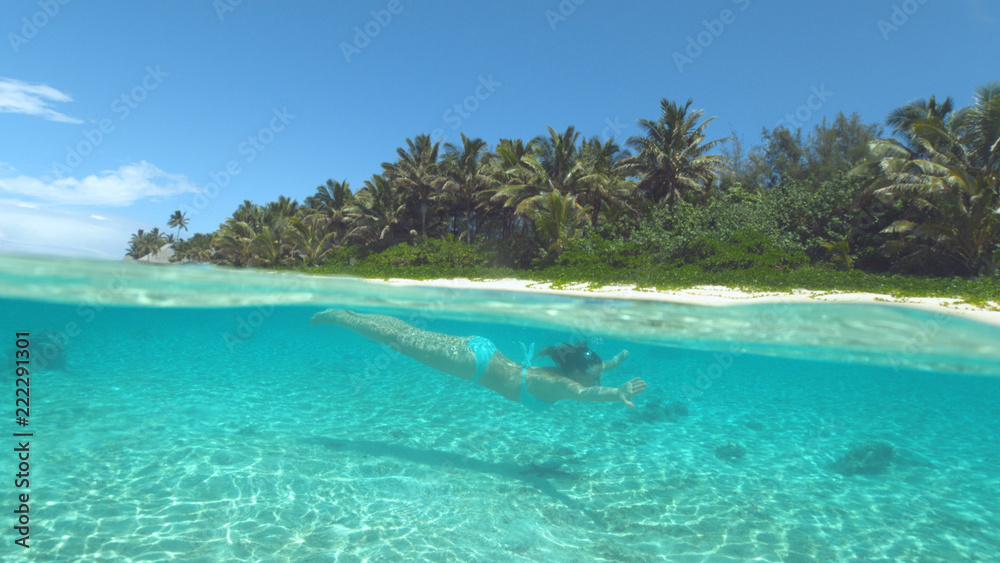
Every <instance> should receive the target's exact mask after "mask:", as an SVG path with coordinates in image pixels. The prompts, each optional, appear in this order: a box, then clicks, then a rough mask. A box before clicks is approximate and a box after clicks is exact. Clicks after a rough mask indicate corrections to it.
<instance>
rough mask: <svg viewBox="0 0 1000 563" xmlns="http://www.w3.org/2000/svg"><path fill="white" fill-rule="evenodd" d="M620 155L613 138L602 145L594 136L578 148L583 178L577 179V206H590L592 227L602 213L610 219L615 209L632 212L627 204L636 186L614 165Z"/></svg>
mask: <svg viewBox="0 0 1000 563" xmlns="http://www.w3.org/2000/svg"><path fill="white" fill-rule="evenodd" d="M620 154H621V147H619V146H618V145H617V144H616V143H615V142H614V140H613V139H608V140H607V141H604V142H601V140H600V139H599V138H597V137H593V138H591V139H589V140H584V142H583V146H582V147H581V148H580V164H581V169H582V170H583V176H581V177H580V181H579V183H580V195H579V200H580V203H581V204H583V205H586V206H588V207H590V209H591V213H592V215H591V218H590V222H591V224H592V225H594V226H595V227H596V226H597V224H598V220H599V217H600V216H601V214H602V213H605V210H606V209H607V210H608V211H607V213H608V215H609V216H611V215H617V213H616V211H614V210H617V209H622V210H628V211H632V212H634V209H632V207H631V206H630V205H629V203H628V202H629V199H631V198H632V196H633V192H634V187H635V185H634V184H633V183H632V182H630V181H628V180H627V179H626V178H625V177H624V174H623V173H622V171H621V168H619V167H617V166H615V164H616V162H617V161H618V160H619V155H620Z"/></svg>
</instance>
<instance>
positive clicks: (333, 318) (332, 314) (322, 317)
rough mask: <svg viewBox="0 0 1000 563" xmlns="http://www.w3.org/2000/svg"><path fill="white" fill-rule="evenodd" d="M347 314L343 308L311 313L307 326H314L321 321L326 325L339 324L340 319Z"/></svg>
mask: <svg viewBox="0 0 1000 563" xmlns="http://www.w3.org/2000/svg"><path fill="white" fill-rule="evenodd" d="M347 314H349V313H348V311H345V310H343V309H327V310H326V311H321V312H319V313H316V314H315V315H313V316H312V319H310V320H309V326H316V325H318V324H321V323H322V324H327V325H336V324H340V320H341V319H342V318H343V317H344V316H345V315H347Z"/></svg>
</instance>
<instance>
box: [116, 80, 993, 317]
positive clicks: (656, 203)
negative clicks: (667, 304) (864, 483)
mask: <svg viewBox="0 0 1000 563" xmlns="http://www.w3.org/2000/svg"><path fill="white" fill-rule="evenodd" d="M714 119H715V118H714V117H706V115H705V113H704V112H703V111H701V110H696V109H693V108H692V101H691V100H688V101H687V102H686V103H683V104H682V103H678V102H676V101H672V100H668V99H663V100H661V102H660V115H659V117H658V118H656V119H654V120H646V119H641V120H639V123H638V125H639V127H640V129H641V132H642V134H641V135H636V136H631V137H629V138H628V139H627V140H626V141H625V142H624V146H622V145H619V144H618V143H617V142H616V140H615V139H614V138H607V139H603V138H600V137H591V138H581V134H580V133H579V132H578V131H577V130H576V129H575V128H574V127H572V126H570V127H568V128H567V129H566V130H565V131H556V130H554V129H553V128H552V127H548V131H547V134H545V135H541V136H538V137H536V138H534V139H531V140H529V141H525V140H523V139H500V140H499V142H498V143H497V144H496V145H495V146H493V147H490V146H489V145H488V143H487V142H486V141H484V140H483V139H478V138H476V139H470V138H468V137H466V136H465V135H464V134H463V135H462V137H461V144H460V145H453V144H445V145H442V143H441V141H436V142H435V141H434V139H432V138H431V137H430V136H429V135H426V134H421V135H417V136H416V137H414V138H412V139H406V141H405V145H406V146H405V147H401V148H398V149H397V151H396V152H397V155H396V159H395V161H392V162H384V163H383V164H382V170H381V172H379V173H377V174H374V175H372V177H371V178H370V179H368V180H365V181H364V183H363V186H362V187H361V188H360V189H357V190H356V191H354V190H352V189H351V187H350V185H349V183H348V182H347V181H346V180H345V181H333V180H327V181H326V183H325V184H323V185H320V186H319V187H317V188H316V189H315V191H314V193H312V194H310V195H308V196H306V197H304V200H303V202H302V203H299V202H298V200H297V199H295V198H294V197H289V196H284V195H282V196H279V197H278V199H277V200H275V201H271V202H267V203H264V204H257V203H254V202H251V201H244V202H243V204H242V205H240V206H239V208H238V209H236V210H235V211H234V212H233V214H232V216H231V217H229V218H228V219H226V221H225V222H224V223H223V224H222V225H220V226H219V228H218V229H217V230H216V231H214V232H212V233H197V234H193V235H191V236H190V237H189V238H181V231H182V230H187V225H188V221H189V220H188V218H187V213H186V212H185V211H182V210H178V211H176V212H174V214H173V215H172V216H171V217H170V220H169V222H168V223H167V225H168V227H170V228H176V229H177V233H176V234H173V233H170V234H168V233H164V232H161V231H159V229H158V228H157V229H153V230H152V231H151V232H143V231H139V232H137V233H135V234H134V235H133V236H132V239H131V241H130V242H129V247H128V255H127V257H130V258H132V259H138V260H140V261H148V260H150V259H151V258H153V257H155V256H157V255H158V254H159V253H161V252H163V251H164V249H165V248H169V249H170V251H171V257H170V261H180V262H208V263H213V264H218V265H225V266H230V267H237V268H241V267H255V268H269V269H282V270H297V271H302V272H306V273H310V274H325V275H334V274H335V275H351V276H356V277H367V278H380V279H385V278H409V279H414V280H417V279H435V278H471V279H509V278H515V279H524V280H534V281H538V282H554V283H556V284H567V283H574V282H575V283H579V282H583V283H588V284H593V285H609V284H629V285H632V286H636V287H639V288H643V287H647V288H660V289H676V288H685V287H692V286H704V285H712V286H726V287H730V288H744V289H747V290H756V291H787V290H791V289H796V288H806V289H810V290H816V291H851V292H872V293H882V294H889V295H893V296H901V297H905V296H914V297H917V296H922V297H957V298H961V299H963V300H964V301H966V302H968V303H974V304H978V305H981V306H986V307H989V308H996V306H997V299H998V296H1000V266H998V264H1000V83H996V82H994V83H990V84H984V85H983V86H980V87H979V88H977V89H976V92H975V94H974V97H973V101H972V103H971V104H970V105H968V106H963V107H959V106H958V105H956V104H955V102H954V101H953V100H952V98H951V97H948V98H946V99H944V100H938V99H937V98H935V97H934V96H932V97H930V98H929V99H922V100H917V101H914V102H911V103H908V104H906V105H903V106H900V107H898V108H896V109H894V110H893V111H891V112H890V113H889V115H888V117H887V118H886V120H885V125H884V127H883V126H882V125H880V124H868V123H863V122H862V121H861V119H860V117H859V116H858V115H857V114H853V115H851V116H846V115H844V114H843V113H840V114H838V115H837V116H836V118H835V119H833V120H832V122H827V121H826V119H824V120H823V121H822V122H821V123H819V124H817V125H815V126H814V127H813V128H812V129H811V130H809V131H803V129H802V128H801V127H795V128H794V129H793V128H789V127H786V126H784V125H783V124H781V125H778V126H775V127H774V128H773V129H770V130H769V129H767V128H764V129H763V130H762V132H761V136H760V144H758V145H756V146H753V147H747V146H746V144H745V143H744V141H743V139H742V138H741V137H740V136H739V135H738V134H737V133H736V132H733V133H732V134H731V135H730V136H729V137H726V138H721V139H715V140H708V139H707V138H706V134H705V130H706V128H707V126H708V125H709V124H710V123H711V122H712V121H713V120H714ZM168 245H169V246H168Z"/></svg>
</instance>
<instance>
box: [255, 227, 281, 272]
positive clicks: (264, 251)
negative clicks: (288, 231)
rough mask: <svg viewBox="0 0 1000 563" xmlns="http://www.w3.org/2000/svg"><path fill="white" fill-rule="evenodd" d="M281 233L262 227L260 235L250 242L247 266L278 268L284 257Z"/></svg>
mask: <svg viewBox="0 0 1000 563" xmlns="http://www.w3.org/2000/svg"><path fill="white" fill-rule="evenodd" d="M281 239H282V237H281V233H280V232H279V231H278V230H276V229H273V228H271V226H270V225H264V228H263V229H261V231H260V233H258V234H257V235H255V236H254V237H253V240H252V241H250V258H249V260H248V261H247V264H248V265H250V266H278V265H280V264H281V262H282V260H283V259H284V257H285V254H286V253H285V248H284V246H285V245H284V243H283V242H282V240H281Z"/></svg>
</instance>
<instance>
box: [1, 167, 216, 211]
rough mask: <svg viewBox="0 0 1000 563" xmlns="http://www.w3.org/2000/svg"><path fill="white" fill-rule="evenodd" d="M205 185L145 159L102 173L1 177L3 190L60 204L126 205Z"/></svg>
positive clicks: (186, 191) (191, 191) (198, 190)
mask: <svg viewBox="0 0 1000 563" xmlns="http://www.w3.org/2000/svg"><path fill="white" fill-rule="evenodd" d="M200 191H201V189H200V188H198V187H197V186H196V185H194V184H192V183H191V182H189V181H188V180H187V178H186V177H185V176H183V175H181V174H168V173H166V172H164V171H163V170H160V169H159V168H157V167H156V166H153V165H152V164H150V163H148V162H146V161H141V162H139V163H134V164H126V165H124V166H121V167H119V168H118V170H105V171H103V172H101V175H100V176H97V175H93V174H92V175H90V176H87V177H84V178H81V179H76V178H73V177H70V178H57V179H54V180H48V179H38V178H31V177H29V176H17V177H14V178H0V193H4V192H6V193H7V194H11V195H17V196H26V197H30V198H32V199H34V200H38V201H41V202H45V203H51V204H58V205H110V206H115V207H123V206H126V205H131V204H132V203H134V202H135V201H137V200H140V199H144V198H157V197H169V196H173V195H177V194H182V193H196V192H200Z"/></svg>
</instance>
